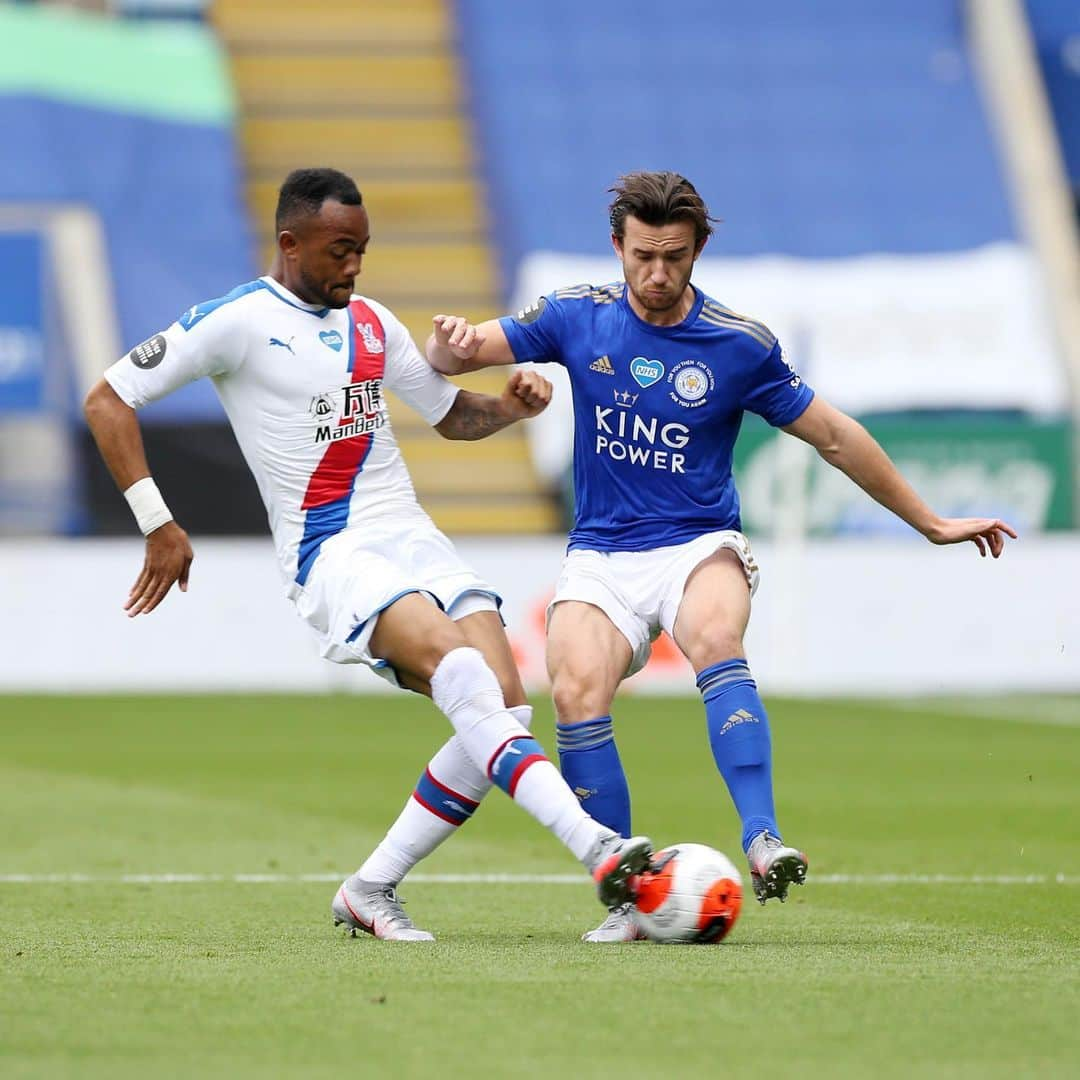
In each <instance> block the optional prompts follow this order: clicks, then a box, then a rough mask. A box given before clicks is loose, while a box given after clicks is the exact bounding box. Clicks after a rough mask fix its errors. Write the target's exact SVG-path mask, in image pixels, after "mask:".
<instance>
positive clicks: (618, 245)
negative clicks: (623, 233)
mask: <svg viewBox="0 0 1080 1080" xmlns="http://www.w3.org/2000/svg"><path fill="white" fill-rule="evenodd" d="M611 246H612V247H613V248H614V249H615V254H616V255H618V256H619V258H620V259H621V258H622V257H623V254H622V241H621V240H620V239H619V238H618V237H617V236H616V235H615V234H614V233H612V234H611Z"/></svg>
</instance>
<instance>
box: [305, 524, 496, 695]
mask: <svg viewBox="0 0 1080 1080" xmlns="http://www.w3.org/2000/svg"><path fill="white" fill-rule="evenodd" d="M412 592H419V593H424V594H425V595H426V596H428V597H430V598H431V600H432V601H434V603H436V604H438V605H439V607H440V608H442V609H443V611H445V612H446V613H447V614H448V615H449V616H450V618H452V619H463V618H465V616H466V615H472V614H474V613H476V612H478V611H498V610H499V605H500V604H501V603H502V599H501V597H500V596H499V595H498V594H497V593H496V592H495V590H494V589H493V588H492V587H491V586H490V585H489V584H488V583H487V582H486V581H484V580H483V579H482V578H481V577H479V576H478V575H477V574H476V573H475V572H474V571H473V570H471V569H470V568H469V567H468V566H466V565H465V563H464V562H463V561H462V560H461V557H460V556H459V555H458V553H457V551H456V550H455V548H454V545H453V544H451V543H450V541H449V540H448V539H447V538H446V537H445V536H444V535H443V534H442V533H441V532H439V530H438V529H437V528H435V525H434V524H433V523H432V521H431V520H430V518H427V517H419V518H418V517H415V516H413V517H410V518H408V519H405V520H399V521H380V522H371V523H369V524H366V525H365V526H364V527H363V529H353V530H350V531H349V532H347V533H342V534H341V535H339V536H337V537H335V538H334V539H333V540H332V541H330V542H328V543H327V544H325V545H324V546H323V549H322V551H321V552H320V553H319V557H318V558H317V559H316V560H315V564H314V565H313V566H312V568H311V573H310V575H309V576H308V579H307V582H306V583H305V584H304V586H303V587H302V588H301V589H300V591H299V593H298V594H297V595H296V596H295V600H294V602H295V604H296V609H297V611H298V612H299V613H300V617H301V618H302V619H303V620H304V621H305V622H306V623H307V624H308V625H309V626H310V627H311V628H312V629H313V630H314V631H315V632H316V633H317V634H318V635H319V645H320V650H319V651H320V652H321V654H322V656H323V657H324V658H325V659H327V660H332V661H333V662H334V663H335V664H367V665H368V667H370V668H372V669H374V670H375V671H377V672H378V673H379V674H380V675H382V676H383V677H384V678H386V679H388V680H389V681H390V682H392V683H394V684H395V685H396V684H397V679H396V678H395V676H394V672H393V670H392V669H391V668H390V666H389V665H388V664H387V663H386V661H385V660H380V659H379V658H378V657H374V656H372V655H371V653H370V652H369V651H368V646H369V645H370V643H371V635H372V633H373V631H374V629H375V623H376V621H377V619H378V616H379V612H381V611H384V610H385V609H386V608H388V607H389V606H390V605H391V604H392V603H394V601H395V600H398V599H400V598H401V597H402V596H405V595H406V594H407V593H412Z"/></svg>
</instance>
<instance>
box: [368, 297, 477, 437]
mask: <svg viewBox="0 0 1080 1080" xmlns="http://www.w3.org/2000/svg"><path fill="white" fill-rule="evenodd" d="M364 302H365V303H367V304H371V307H372V308H373V309H374V310H375V312H376V314H377V315H378V316H379V319H380V321H381V322H382V324H383V331H384V332H385V334H386V368H385V370H384V372H383V382H384V383H385V385H386V388H387V389H388V390H392V391H393V392H394V393H395V394H397V396H398V397H399V398H401V400H402V401H404V402H405V404H406V405H408V406H409V408H411V409H413V410H414V411H416V412H418V413H419V414H420V415H421V416H422V417H423V418H424V419H425V420H426V421H427V422H428V423H429V424H431V425H432V426H434V425H435V424H437V423H438V422H439V421H440V420H442V419H443V417H444V416H446V414H447V413H448V412H449V411H450V407H451V406H452V405H453V404H454V399H455V398H456V397H457V395H458V391H459V389H460V388H459V387H458V386H455V385H454V383H452V382H450V380H449V379H447V378H445V377H444V376H442V375H440V374H439V373H438V372H437V371H436V370H435V369H434V368H432V366H431V365H430V364H429V363H428V362H427V361H426V360H425V359H424V358H423V357H422V356H421V355H420V350H419V349H418V348H417V347H416V343H415V342H414V341H413V339H412V336H411V335H410V334H409V331H408V330H406V329H405V326H404V325H403V324H402V322H401V321H400V320H399V319H398V318H397V316H396V315H394V313H393V312H391V311H389V310H388V309H387V308H384V307H383V306H382V305H381V304H379V305H375V304H374V303H372V301H371V300H365V301H364Z"/></svg>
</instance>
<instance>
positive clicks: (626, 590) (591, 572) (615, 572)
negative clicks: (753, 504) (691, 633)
mask: <svg viewBox="0 0 1080 1080" xmlns="http://www.w3.org/2000/svg"><path fill="white" fill-rule="evenodd" d="M721 548H727V549H728V550H729V551H734V552H735V554H736V555H738V556H739V561H740V562H741V563H742V566H743V570H744V571H745V573H746V583H747V585H749V587H750V595H751V596H753V595H754V593H755V592H756V591H757V587H758V578H759V576H760V575H759V573H758V566H757V563H756V562H755V561H754V555H753V553H752V552H751V550H750V541H749V540H747V539H746V537H745V536H743V534H742V533H741V532H735V531H734V530H733V529H727V530H725V531H723V532H713V533H706V534H705V535H704V536H699V537H697V538H696V539H694V540H690V541H688V542H687V543H685V544H675V545H673V546H672V547H662V548H653V549H652V550H650V551H587V550H585V549H581V548H577V549H575V550H573V551H569V552H567V554H566V558H565V559H564V560H563V565H562V572H561V573H560V574H559V582H558V584H557V585H556V586H555V596H554V598H553V599H552V601H551V603H550V604H549V605H548V609H547V616H548V621H549V622H550V621H551V612H552V609H553V608H554V607H555V605H556V604H558V603H560V602H561V601H563V600H580V601H582V602H583V603H586V604H592V605H594V606H595V607H598V608H599V609H600V610H601V611H602V612H603V613H604V614H605V615H606V616H607V617H608V618H609V619H610V620H611V621H612V623H614V624H615V627H616V629H617V630H618V631H619V632H620V633H621V634H622V635H623V637H625V638H626V640H627V641H628V642H629V643H630V648H631V649H632V650H633V657H632V658H631V660H630V667H629V668H627V671H626V676H625V677H629V676H630V675H633V674H634V673H635V672H636V671H640V670H641V669H642V668H643V667H644V666H645V663H646V661H647V660H648V659H649V652H650V650H651V648H652V643H653V641H655V640H656V638H657V637H658V635H659V634H660V631H661V630H666V631H667V632H668V633H669V634H671V633H672V631H673V628H674V626H675V619H676V617H677V616H678V614H679V605H680V604H681V603H682V598H683V590H684V589H685V587H686V580H687V578H689V577H690V574H691V573H692V572H693V571H694V569H695V567H697V565H698V564H699V563H701V562H702V561H704V560H705V559H707V558H708V557H709V556H710V555H712V554H713V553H714V552H716V551H719V550H720V549H721Z"/></svg>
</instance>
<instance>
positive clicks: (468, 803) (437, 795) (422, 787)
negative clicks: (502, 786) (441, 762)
mask: <svg viewBox="0 0 1080 1080" xmlns="http://www.w3.org/2000/svg"><path fill="white" fill-rule="evenodd" d="M412 797H413V798H414V799H415V800H416V801H417V802H418V803H419V804H420V805H421V806H422V807H423V808H424V809H425V810H427V811H429V812H430V813H432V814H434V815H435V816H436V817H439V818H442V819H443V821H447V822H449V823H450V824H451V825H464V824H465V822H466V821H468V820H469V818H471V817H472V816H473V814H474V813H475V812H476V808H477V807H478V806H479V805H480V804H479V803H478V802H475V801H474V800H472V799H469V798H466V796H464V795H461V794H459V793H458V792H456V791H454V790H453V789H452V788H448V787H447V786H446V785H445V784H441V783H440V782H439V781H438V780H436V779H435V777H434V776H432V775H431V770H430V769H425V770H424V772H423V775H422V776H421V777H420V779H419V780H417V782H416V790H415V791H414V792H413V794H412Z"/></svg>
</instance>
